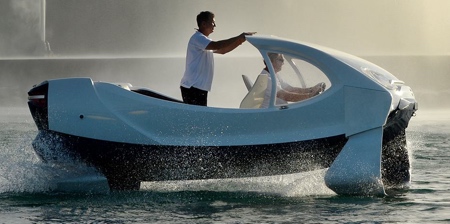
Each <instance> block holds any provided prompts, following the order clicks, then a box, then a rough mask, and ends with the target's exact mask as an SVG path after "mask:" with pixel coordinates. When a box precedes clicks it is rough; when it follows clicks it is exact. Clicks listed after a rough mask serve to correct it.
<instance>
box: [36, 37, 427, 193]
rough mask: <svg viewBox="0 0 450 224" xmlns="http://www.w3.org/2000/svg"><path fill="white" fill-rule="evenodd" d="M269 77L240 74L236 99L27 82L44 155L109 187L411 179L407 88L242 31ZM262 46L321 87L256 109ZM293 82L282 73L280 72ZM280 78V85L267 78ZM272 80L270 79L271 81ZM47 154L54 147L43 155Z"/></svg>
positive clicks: (354, 187)
mask: <svg viewBox="0 0 450 224" xmlns="http://www.w3.org/2000/svg"><path fill="white" fill-rule="evenodd" d="M247 40H248V42H250V43H251V44H252V45H253V46H255V47H256V48H257V49H258V50H259V51H260V53H261V55H262V57H263V58H264V60H265V62H266V64H267V65H268V68H269V71H270V79H267V78H265V79H264V78H259V77H258V78H257V79H256V81H255V84H254V85H253V84H252V83H251V82H249V81H247V85H248V88H249V92H248V94H247V95H246V96H245V97H244V96H243V100H242V103H241V108H215V107H203V106H194V105H187V104H183V103H182V102H181V101H180V100H178V99H174V98H171V97H168V96H165V95H162V94H160V93H157V92H155V91H152V90H149V89H144V88H135V87H133V86H131V85H118V84H114V83H106V82H97V81H93V80H91V79H90V78H66V79H56V80H47V81H44V82H42V83H41V84H39V85H37V86H35V87H33V88H32V89H31V90H30V91H29V92H28V95H29V102H28V105H29V108H30V111H31V114H32V116H33V118H34V120H35V123H36V125H37V127H38V129H39V134H38V135H37V137H36V139H35V140H34V142H33V147H34V149H35V151H36V152H37V154H38V155H39V156H40V157H41V158H42V159H43V160H44V161H46V162H53V161H55V160H58V156H55V155H65V156H67V155H68V156H70V157H72V158H74V159H77V160H80V161H83V162H85V163H86V164H88V165H91V166H94V167H96V168H97V169H98V170H99V171H100V172H102V173H103V174H104V175H105V177H106V178H107V180H108V184H109V186H110V188H111V189H113V190H134V189H139V184H140V182H141V181H165V180H192V179H212V178H237V177H253V176H270V175H280V174H290V173H300V172H306V171H311V170H315V169H324V168H328V170H327V173H326V175H325V183H326V185H327V186H328V187H329V188H330V189H331V190H333V191H335V192H336V193H337V194H356V195H361V194H384V193H385V190H386V189H388V188H392V187H394V188H395V187H399V186H404V185H408V183H409V181H410V163H409V158H408V150H407V148H406V137H405V129H406V128H407V126H408V123H409V120H410V118H411V117H412V116H413V114H414V112H415V111H416V110H417V108H418V106H417V102H416V100H415V97H414V95H413V92H412V90H411V88H410V87H408V86H407V85H405V84H404V82H402V81H400V80H399V79H397V78H396V77H395V76H393V75H392V74H390V73H389V72H387V71H386V70H384V69H382V68H380V67H378V66H376V65H374V64H372V63H370V62H368V61H365V60H363V59H360V58H358V57H355V56H352V55H349V54H345V53H342V52H339V51H336V50H332V49H329V48H324V47H321V46H317V45H313V44H308V43H302V42H296V41H292V40H286V39H282V38H277V37H272V36H249V37H247ZM268 53H280V54H282V55H283V56H284V59H285V67H288V68H285V69H283V72H284V73H285V74H287V75H295V78H293V79H292V80H296V81H298V83H299V86H301V87H309V86H313V85H315V84H317V83H319V82H323V83H325V84H326V89H325V90H324V91H323V92H322V93H321V94H319V95H317V96H314V97H312V98H310V99H307V100H304V101H301V102H295V103H286V102H282V103H280V102H279V101H278V100H277V99H276V93H275V91H273V92H272V93H271V98H270V105H269V106H268V107H267V108H259V107H260V105H261V101H262V97H263V95H264V94H262V93H263V92H264V91H265V89H266V88H267V81H268V80H276V78H275V77H276V74H275V72H274V69H273V66H272V64H271V62H270V60H269V56H268ZM287 79H288V80H289V78H287ZM269 85H272V87H276V83H271V84H269ZM272 89H275V88H272ZM50 152H51V153H50Z"/></svg>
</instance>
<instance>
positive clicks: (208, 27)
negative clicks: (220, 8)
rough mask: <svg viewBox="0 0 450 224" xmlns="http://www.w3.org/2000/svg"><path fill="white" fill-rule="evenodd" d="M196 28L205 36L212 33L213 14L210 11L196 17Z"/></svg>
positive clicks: (214, 23) (214, 24)
mask: <svg viewBox="0 0 450 224" xmlns="http://www.w3.org/2000/svg"><path fill="white" fill-rule="evenodd" d="M197 26H198V31H200V32H201V33H203V34H204V35H205V36H209V34H211V33H212V32H214V27H216V22H215V20H214V13H212V12H210V11H203V12H200V14H198V15H197Z"/></svg>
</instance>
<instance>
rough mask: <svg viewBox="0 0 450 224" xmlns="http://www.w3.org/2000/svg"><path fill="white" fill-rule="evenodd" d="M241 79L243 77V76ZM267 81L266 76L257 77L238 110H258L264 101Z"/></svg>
mask: <svg viewBox="0 0 450 224" xmlns="http://www.w3.org/2000/svg"><path fill="white" fill-rule="evenodd" d="M242 77H244V75H243V76H242ZM267 81H268V77H267V75H259V76H258V78H256V81H255V84H254V85H253V86H252V87H251V89H250V90H249V92H248V93H247V95H246V96H245V97H244V99H243V100H242V102H241V105H240V106H239V108H259V107H260V106H261V104H262V102H263V101H264V95H265V92H266V88H267ZM244 82H245V79H244ZM246 85H247V84H246ZM247 88H248V87H247Z"/></svg>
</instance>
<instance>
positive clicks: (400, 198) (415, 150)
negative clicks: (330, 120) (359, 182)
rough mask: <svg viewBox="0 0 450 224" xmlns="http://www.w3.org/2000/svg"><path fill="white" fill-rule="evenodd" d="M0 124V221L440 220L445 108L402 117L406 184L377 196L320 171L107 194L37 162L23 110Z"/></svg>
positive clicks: (447, 197)
mask: <svg viewBox="0 0 450 224" xmlns="http://www.w3.org/2000/svg"><path fill="white" fill-rule="evenodd" d="M0 127H1V128H0V153H1V154H0V155H1V156H0V223H450V110H428V111H420V110H419V111H418V112H417V116H416V117H413V118H412V120H411V122H410V126H409V128H408V130H407V139H408V147H409V151H410V157H411V162H412V181H411V185H410V188H409V189H407V190H402V191H398V192H392V193H391V195H389V196H385V197H362V196H361V197H350V196H339V195H336V194H334V193H333V192H332V191H330V190H329V189H328V188H326V186H325V185H324V181H323V177H324V174H325V172H326V170H319V171H315V172H310V173H306V174H292V175H283V176H274V177H263V178H244V179H230V180H205V181H170V182H145V183H142V185H141V190H140V191H135V192H109V191H108V189H107V187H106V181H105V179H104V177H103V176H102V175H101V174H98V173H97V172H96V171H95V170H94V169H92V168H89V167H86V166H83V165H81V164H75V163H74V164H73V165H72V166H61V165H58V164H45V163H43V162H41V161H40V160H39V159H38V157H37V156H36V155H35V154H34V152H33V149H32V146H31V142H32V140H33V138H34V137H35V136H36V133H37V129H36V127H35V125H34V122H33V120H32V118H31V116H30V115H29V111H28V110H27V108H16V107H6V108H5V107H3V108H0Z"/></svg>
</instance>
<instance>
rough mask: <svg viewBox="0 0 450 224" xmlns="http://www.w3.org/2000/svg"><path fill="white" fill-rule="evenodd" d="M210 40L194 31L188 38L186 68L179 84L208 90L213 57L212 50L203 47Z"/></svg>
mask: <svg viewBox="0 0 450 224" xmlns="http://www.w3.org/2000/svg"><path fill="white" fill-rule="evenodd" d="M211 41H212V40H211V39H210V38H209V37H207V36H205V35H204V34H202V33H201V32H199V31H197V32H195V33H194V34H193V35H192V37H191V39H189V43H188V47H187V53H186V70H185V72H184V75H183V78H182V79H181V83H180V85H181V86H183V87H185V88H191V87H192V86H193V87H195V88H198V89H201V90H205V91H210V90H211V85H212V81H213V77H214V57H213V51H212V50H206V49H205V48H206V47H207V46H208V44H209V43H210V42H211Z"/></svg>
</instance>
